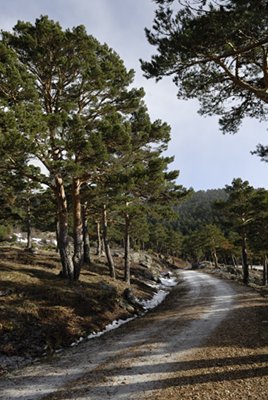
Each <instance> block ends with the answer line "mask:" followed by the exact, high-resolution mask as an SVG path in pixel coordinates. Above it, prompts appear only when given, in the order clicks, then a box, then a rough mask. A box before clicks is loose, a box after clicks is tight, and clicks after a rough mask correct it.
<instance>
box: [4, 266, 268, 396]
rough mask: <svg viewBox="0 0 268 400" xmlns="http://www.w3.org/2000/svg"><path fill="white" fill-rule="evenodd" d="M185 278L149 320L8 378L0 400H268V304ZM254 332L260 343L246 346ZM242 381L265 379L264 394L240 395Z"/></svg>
mask: <svg viewBox="0 0 268 400" xmlns="http://www.w3.org/2000/svg"><path fill="white" fill-rule="evenodd" d="M181 274H183V278H184V284H183V288H182V287H181V285H179V286H177V287H176V288H174V289H173V291H172V292H171V294H170V295H169V296H168V298H167V299H166V300H165V302H164V303H163V304H162V305H161V306H160V307H158V308H157V309H156V310H154V311H152V312H150V313H149V314H147V315H146V316H145V317H143V318H138V319H136V320H134V321H131V322H130V323H128V324H127V325H124V326H122V327H121V328H120V329H118V330H116V331H112V332H109V333H107V334H106V335H104V336H102V337H99V338H97V339H94V340H93V341H89V342H85V343H82V344H81V345H79V347H77V348H74V349H71V350H70V351H68V352H66V353H65V354H64V355H62V356H61V357H60V358H59V359H54V360H53V361H52V362H50V363H47V364H45V363H42V364H39V365H34V366H31V367H28V368H24V369H23V370H21V371H18V372H17V373H13V374H10V375H9V376H5V377H3V378H2V380H0V399H1V400H9V399H10V400H11V399H12V400H18V399H22V400H37V399H41V398H42V399H65V400H67V399H68V400H69V399H70V400H73V399H76V400H82V399H83V400H86V399H93V400H98V399H100V400H106V399H109V400H111V399H112V400H122V399H140V400H141V399H156V398H157V399H166V398H168V399H169V400H170V399H178V398H180V399H188V398H189V399H192V400H194V399H204V400H205V399H213V400H214V399H215V400H216V399H223V398H224V399H229V398H230V399H231V398H235V399H261V400H262V399H263V400H264V399H265V400H266V399H267V398H268V388H267V386H268V385H267V386H266V385H265V382H266V383H267V376H266V375H267V374H268V357H267V348H266V349H265V347H264V345H265V343H266V344H267V339H268V338H267V337H266V336H265V332H266V330H265V329H262V328H263V327H265V323H266V322H267V321H266V320H264V319H263V318H266V316H264V314H263V312H264V311H265V310H266V311H265V312H267V301H265V299H262V298H259V297H258V296H257V295H256V294H255V292H253V291H250V290H247V289H246V288H244V287H239V286H237V285H233V284H231V283H228V282H225V281H223V280H219V279H217V278H214V277H212V276H209V275H205V274H201V273H198V272H195V271H182V272H181ZM254 302H255V303H254ZM254 304H255V305H256V308H254V309H253V306H254ZM249 305H250V307H249ZM254 307H255V306H254ZM257 308H258V312H257V313H256V311H257ZM244 313H246V315H244ZM250 315H251V317H250ZM267 317H268V316H267ZM247 318H257V319H258V321H252V320H251V321H247V320H246V319H247ZM267 319H268V318H267ZM249 322H250V323H249ZM254 323H257V324H258V332H256V329H255V328H254V330H253V334H254V332H255V334H256V335H255V336H254V337H252V332H251V331H250V329H249V327H250V326H252V324H254ZM245 324H246V325H245ZM262 324H263V325H262ZM247 327H248V329H247ZM259 328H260V329H259ZM266 328H267V329H268V325H267V327H266ZM245 329H246V330H247V332H245ZM248 334H249V335H250V338H251V339H250V340H251V341H252V343H251V342H250V340H249V342H247V341H246V337H247V335H248ZM232 335H233V336H232ZM236 342H237V343H236ZM250 343H251V344H250ZM240 367H241V368H240ZM240 369H241V371H242V372H241V373H239V371H240ZM230 371H231V372H230ZM241 379H242V380H245V379H246V380H250V382H252V381H254V379H257V380H258V381H257V383H256V385H255V384H254V387H255V386H258V387H261V390H258V393H257V394H256V387H255V389H254V390H253V389H252V390H251V391H252V393H251V392H249V389H248V388H247V387H246V391H245V393H246V397H238V396H236V397H232V396H233V393H234V392H235V391H234V390H233V391H232V389H230V387H229V386H230V385H229V384H230V383H231V384H233V385H234V384H235V387H236V386H237V383H238V390H239V392H238V394H239V395H241V396H244V395H243V392H241V386H242V387H245V385H242V384H241V382H240V381H241ZM254 382H255V381H254ZM263 382H264V384H263V385H262V383H263ZM223 383H224V384H223ZM226 385H227V386H226ZM228 385H229V386H228ZM226 387H227V389H226ZM215 388H216V389H215ZM204 389H205V391H204ZM202 393H203V394H202ZM255 395H256V396H257V397H254V396H255ZM188 396H189V397H188ZM228 396H229V397H228ZM252 396H253V397H252ZM262 396H264V397H262Z"/></svg>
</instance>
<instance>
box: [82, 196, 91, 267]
mask: <svg viewBox="0 0 268 400" xmlns="http://www.w3.org/2000/svg"><path fill="white" fill-rule="evenodd" d="M82 222H83V245H84V256H83V258H84V264H86V265H90V263H91V260H90V243H89V235H88V222H87V202H85V203H84V204H83V206H82Z"/></svg>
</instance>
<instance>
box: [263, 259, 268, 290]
mask: <svg viewBox="0 0 268 400" xmlns="http://www.w3.org/2000/svg"><path fill="white" fill-rule="evenodd" d="M262 284H263V286H266V285H267V284H268V258H267V256H265V258H264V263H263V275H262Z"/></svg>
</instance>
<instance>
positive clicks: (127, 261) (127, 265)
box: [124, 213, 130, 283]
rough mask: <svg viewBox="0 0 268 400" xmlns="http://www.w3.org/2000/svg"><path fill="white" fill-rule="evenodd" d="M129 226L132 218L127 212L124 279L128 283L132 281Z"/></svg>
mask: <svg viewBox="0 0 268 400" xmlns="http://www.w3.org/2000/svg"><path fill="white" fill-rule="evenodd" d="M129 226H130V218H129V214H128V213H126V214H125V243H124V247H125V249H124V250H125V254H124V260H125V266H124V267H125V274H124V280H125V282H127V283H130V259H129V250H130V237H129Z"/></svg>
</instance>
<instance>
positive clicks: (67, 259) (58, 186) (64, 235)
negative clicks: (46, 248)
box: [54, 175, 74, 280]
mask: <svg viewBox="0 0 268 400" xmlns="http://www.w3.org/2000/svg"><path fill="white" fill-rule="evenodd" d="M54 190H55V195H56V198H57V205H58V249H59V253H60V258H61V264H62V271H61V276H62V277H63V278H67V279H70V280H72V279H73V278H74V265H73V260H72V257H71V252H70V248H69V243H68V209H67V200H66V196H65V190H64V186H63V179H62V177H61V176H60V175H56V176H55V189H54Z"/></svg>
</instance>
